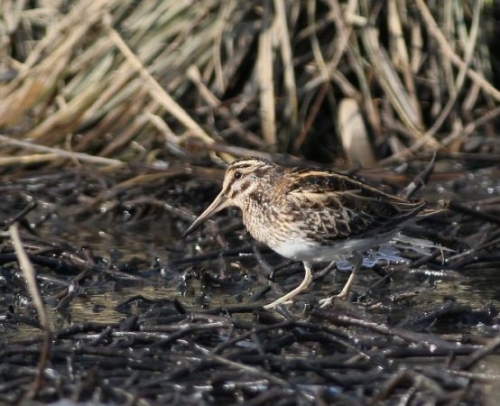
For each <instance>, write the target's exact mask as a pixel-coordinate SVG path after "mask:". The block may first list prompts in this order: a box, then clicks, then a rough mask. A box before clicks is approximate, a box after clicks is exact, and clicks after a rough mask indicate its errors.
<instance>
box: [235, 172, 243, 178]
mask: <svg viewBox="0 0 500 406" xmlns="http://www.w3.org/2000/svg"><path fill="white" fill-rule="evenodd" d="M241 176H242V174H241V172H235V173H234V179H241Z"/></svg>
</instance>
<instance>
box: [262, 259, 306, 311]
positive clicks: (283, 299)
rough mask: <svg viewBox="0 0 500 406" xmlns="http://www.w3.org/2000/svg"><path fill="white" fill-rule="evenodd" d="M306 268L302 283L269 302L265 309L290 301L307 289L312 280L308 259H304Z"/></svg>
mask: <svg viewBox="0 0 500 406" xmlns="http://www.w3.org/2000/svg"><path fill="white" fill-rule="evenodd" d="M304 269H305V271H306V273H305V275H304V279H303V280H302V282H301V283H300V285H299V286H297V287H296V288H295V289H294V290H292V291H291V292H288V293H287V294H286V295H283V296H281V297H280V298H279V299H276V300H275V301H274V302H272V303H269V304H268V305H265V306H264V309H272V308H274V307H276V306H277V305H279V304H282V303H285V302H288V301H289V300H290V299H292V298H293V297H295V296H297V295H298V294H299V293H300V292H302V291H303V290H306V289H307V288H308V286H309V285H310V284H311V281H312V272H311V264H310V263H309V262H307V261H304Z"/></svg>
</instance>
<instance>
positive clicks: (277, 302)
mask: <svg viewBox="0 0 500 406" xmlns="http://www.w3.org/2000/svg"><path fill="white" fill-rule="evenodd" d="M290 303H293V302H292V301H291V300H289V299H288V298H286V297H280V298H279V299H277V300H275V301H274V302H271V303H269V304H267V305H265V306H264V309H266V310H271V309H274V308H275V307H276V306H278V305H280V304H290Z"/></svg>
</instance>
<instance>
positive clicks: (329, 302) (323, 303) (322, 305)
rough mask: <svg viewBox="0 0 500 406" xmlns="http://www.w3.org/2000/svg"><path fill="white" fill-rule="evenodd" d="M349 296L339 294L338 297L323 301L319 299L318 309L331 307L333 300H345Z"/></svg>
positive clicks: (344, 293) (345, 293) (334, 296)
mask: <svg viewBox="0 0 500 406" xmlns="http://www.w3.org/2000/svg"><path fill="white" fill-rule="evenodd" d="M348 296H349V292H344V291H342V292H340V293H339V294H338V295H333V296H330V297H327V298H325V299H320V300H319V307H320V308H322V309H323V308H325V307H327V306H331V305H332V304H333V302H334V301H335V300H346V299H347V298H348Z"/></svg>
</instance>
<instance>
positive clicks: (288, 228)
mask: <svg viewBox="0 0 500 406" xmlns="http://www.w3.org/2000/svg"><path fill="white" fill-rule="evenodd" d="M425 205H426V202H425V201H422V200H420V201H410V200H406V199H403V198H401V197H398V196H394V195H391V194H387V193H384V192H382V191H380V190H378V189H376V188H373V187H371V186H369V185H367V184H365V183H363V182H361V181H359V180H357V179H355V178H353V177H349V176H346V175H343V174H339V173H337V172H334V171H328V170H322V169H316V168H287V167H283V166H280V165H276V164H274V163H272V162H269V161H267V160H264V159H260V158H254V157H249V158H242V159H239V160H236V161H234V162H233V163H231V165H230V166H229V167H228V169H227V171H226V174H225V177H224V183H223V186H222V191H221V192H220V193H219V195H218V196H217V197H216V198H215V200H214V201H213V202H212V204H211V205H210V206H209V207H208V208H207V209H206V210H205V211H204V212H203V213H202V214H201V215H200V216H199V217H198V218H197V219H196V220H195V222H194V223H193V224H192V225H191V227H189V229H188V230H187V231H186V232H185V234H184V235H187V234H189V233H191V232H193V231H194V230H195V229H196V228H197V227H198V226H199V225H201V224H202V223H203V222H204V221H205V220H207V219H208V218H209V217H211V216H212V215H213V214H215V213H217V212H218V211H220V210H222V209H224V208H226V207H229V206H236V207H239V208H240V209H241V211H242V214H243V223H244V224H245V226H246V228H247V230H248V231H249V232H250V234H251V235H252V236H253V237H254V238H255V239H257V240H258V241H260V242H262V243H264V244H266V245H268V246H269V247H270V248H272V249H273V250H274V251H276V252H277V253H279V254H281V255H282V256H284V257H286V258H290V259H293V260H296V261H302V262H303V263H304V267H305V271H306V275H305V277H304V280H303V281H302V283H301V284H300V285H299V286H298V287H297V288H296V289H294V290H293V291H291V292H289V293H288V294H286V295H285V296H283V297H281V298H279V299H278V300H276V301H274V302H273V303H271V304H269V305H267V306H266V307H267V308H270V307H274V306H276V305H277V304H279V303H284V302H285V301H287V300H289V299H291V298H292V297H294V296H296V295H297V294H298V293H300V292H301V291H303V290H304V289H306V288H307V286H308V285H309V284H310V283H311V280H312V276H311V264H312V263H313V262H323V261H336V260H338V259H340V258H343V257H347V256H351V255H354V257H355V258H356V266H355V268H354V270H353V272H352V274H351V277H350V278H349V280H348V282H347V283H346V285H345V287H344V289H343V290H342V292H341V293H340V295H338V296H340V297H346V296H347V294H348V293H349V289H350V287H351V285H352V283H353V281H354V277H355V274H356V271H357V270H358V269H359V267H360V266H361V257H360V255H359V253H360V252H362V251H365V250H367V249H369V248H370V247H372V246H373V245H376V244H379V243H382V242H385V241H388V240H390V239H391V237H393V236H394V235H395V234H396V233H397V232H398V231H399V230H400V229H401V228H402V227H403V226H404V224H406V223H407V222H408V221H410V220H411V219H412V218H414V217H416V216H417V215H419V214H421V213H423V209H424V207H425ZM330 301H331V298H330V299H327V300H325V301H324V303H325V304H326V303H329V302H330Z"/></svg>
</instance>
